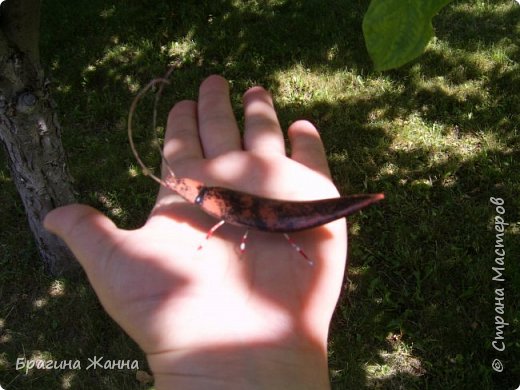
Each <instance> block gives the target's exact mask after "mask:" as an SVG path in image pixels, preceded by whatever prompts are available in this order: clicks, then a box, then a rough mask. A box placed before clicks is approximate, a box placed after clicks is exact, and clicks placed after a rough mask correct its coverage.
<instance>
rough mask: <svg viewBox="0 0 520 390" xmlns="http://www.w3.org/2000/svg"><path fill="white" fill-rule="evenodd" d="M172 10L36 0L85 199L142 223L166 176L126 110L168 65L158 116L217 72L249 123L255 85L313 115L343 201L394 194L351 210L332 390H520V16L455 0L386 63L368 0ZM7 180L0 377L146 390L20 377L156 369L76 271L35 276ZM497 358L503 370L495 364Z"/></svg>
mask: <svg viewBox="0 0 520 390" xmlns="http://www.w3.org/2000/svg"><path fill="white" fill-rule="evenodd" d="M170 3H171V2H166V1H163V2H152V1H125V2H122V1H121V2H106V1H101V0H94V1H89V2H87V1H81V0H78V1H75V2H63V1H56V0H48V1H45V3H44V5H43V31H42V47H41V50H42V58H43V61H44V65H45V67H46V68H47V69H48V73H49V74H50V75H51V76H52V80H53V82H54V98H55V100H56V101H57V103H58V107H59V117H60V120H61V124H62V126H63V142H64V144H65V148H66V151H67V155H68V161H69V164H70V170H71V172H72V174H73V176H74V177H75V179H76V183H75V186H76V189H77V190H78V194H79V199H80V200H81V201H82V202H85V203H89V204H91V205H93V206H95V207H97V208H100V209H101V210H103V211H104V212H106V213H107V214H108V215H110V216H111V217H112V218H113V219H114V220H115V221H116V223H118V224H119V225H120V226H122V227H126V228H132V227H136V226H139V225H140V224H142V223H143V221H144V220H145V219H146V215H147V213H148V211H149V210H150V207H151V205H152V202H153V198H154V196H155V192H156V186H155V184H154V183H153V182H151V181H149V180H147V179H146V178H143V177H142V176H138V175H137V176H136V174H135V162H134V161H133V158H132V155H131V153H130V150H129V147H128V143H127V140H126V132H125V121H126V115H127V111H128V107H129V104H130V101H131V99H132V97H133V96H134V94H135V92H136V90H137V89H138V88H139V87H140V86H142V85H144V84H145V83H146V82H147V81H148V80H150V79H151V78H153V77H155V76H157V75H161V74H162V73H163V72H164V71H165V69H166V68H167V66H168V64H176V65H177V66H178V70H177V71H176V72H175V73H174V75H173V86H174V87H173V88H171V89H170V90H168V91H167V93H166V94H165V96H164V98H163V100H162V104H161V106H162V107H161V112H162V114H161V115H163V117H164V115H165V112H166V111H165V110H166V109H167V108H168V106H169V105H170V104H171V103H172V102H174V101H176V100H178V99H183V98H194V97H195V96H196V91H197V87H198V85H199V83H200V82H201V81H202V79H203V78H204V77H205V76H207V75H209V74H210V73H220V74H223V75H224V76H226V77H227V78H228V79H230V80H231V84H232V88H233V92H232V93H233V99H234V102H235V104H236V109H237V115H238V116H239V117H240V109H241V108H240V96H241V93H242V92H243V91H244V90H245V89H246V88H247V87H249V86H251V85H254V84H257V83H260V84H263V85H264V86H266V87H267V88H269V89H270V90H271V91H272V93H273V95H274V97H275V100H276V105H277V108H278V110H279V115H280V118H281V121H282V123H283V125H284V126H287V125H288V124H289V123H290V122H292V121H294V120H296V119H299V118H306V119H310V120H311V121H313V122H314V123H316V124H317V125H318V127H319V128H320V130H321V134H322V137H323V139H324V142H325V145H326V148H327V151H328V156H329V161H330V164H331V169H332V172H333V175H334V179H335V182H336V183H337V185H338V187H339V189H340V190H341V191H342V192H343V193H349V192H373V191H384V192H385V193H386V197H387V198H386V201H385V203H384V204H383V205H382V206H381V207H377V208H373V209H371V210H368V211H366V212H364V213H362V214H359V215H356V216H355V217H352V218H351V219H350V220H349V221H350V253H349V266H350V268H349V283H346V284H345V288H344V291H343V292H342V294H341V298H340V302H339V305H338V308H337V310H336V313H335V316H334V319H333V323H332V330H331V337H330V370H331V378H332V384H333V388H334V389H362V388H384V389H401V388H405V389H470V388H479V389H494V388H496V389H512V388H516V386H518V384H519V383H520V382H519V380H520V364H519V361H520V359H519V358H520V342H519V341H518V327H519V304H518V297H519V295H520V289H519V287H518V286H520V268H518V266H517V260H518V254H519V253H520V239H519V235H520V216H519V210H520V207H519V206H520V202H519V200H518V193H519V192H520V158H519V157H520V137H519V134H518V132H519V127H518V126H519V125H518V124H519V123H520V97H519V96H520V94H519V93H518V91H520V65H519V61H520V48H519V45H520V40H519V37H520V24H519V20H520V7H518V5H517V4H516V3H515V2H514V1H511V0H502V1H471V2H469V1H467V2H463V1H461V2H455V3H453V4H452V5H451V6H448V7H447V8H446V9H445V10H443V11H442V12H441V14H440V15H439V16H438V17H436V18H435V25H436V33H437V37H436V39H435V40H434V41H433V42H431V44H430V45H429V47H428V50H427V52H426V53H425V54H424V55H423V56H422V57H421V58H419V59H418V60H417V61H415V62H414V63H412V64H410V65H407V66H405V67H403V68H401V69H399V70H395V71H391V72H386V73H383V74H380V73H377V72H374V71H373V70H372V67H371V64H370V62H369V58H368V56H367V53H366V51H365V48H364V44H363V39H362V35H361V20H362V16H363V13H364V11H365V10H366V8H367V6H368V2H345V1H329V2H324V1H317V0H307V1H305V2H303V1H302V2H290V1H284V0H277V1H274V0H271V1H264V2H257V1H238V0H233V1H231V0H227V1H220V2H210V1H200V2H180V3H182V4H177V5H176V6H173V5H171V4H170ZM140 141H141V142H142V143H143V145H144V143H145V142H146V140H145V139H142V140H140ZM148 154H149V155H150V156H152V154H153V150H152V149H150V151H149V153H148ZM1 160H2V161H3V160H4V159H3V158H2V159H1ZM2 164H3V163H2ZM0 186H1V191H0V215H1V216H2V217H1V218H0V268H1V270H2V271H1V273H0V302H1V305H0V385H2V386H3V387H4V388H6V389H9V390H12V389H51V388H52V389H68V388H70V389H98V388H99V389H101V388H102V389H123V388H124V389H148V388H150V386H151V385H149V384H140V383H139V382H138V381H137V380H136V372H135V370H121V371H117V370H116V371H112V370H95V371H86V370H48V371H47V370H31V371H29V373H28V374H25V373H24V372H23V371H16V370H15V369H14V368H15V364H16V359H17V358H20V357H28V358H30V357H35V356H46V357H48V358H50V357H52V358H53V359H54V360H68V359H80V360H82V363H83V364H86V363H87V359H88V358H93V357H94V356H104V357H105V358H106V359H116V360H117V359H130V360H133V359H137V360H138V361H139V366H140V369H142V370H147V367H146V363H145V359H144V356H143V354H142V353H141V352H140V351H139V349H138V347H137V346H136V345H135V344H134V343H133V342H132V341H131V340H130V339H129V338H128V337H127V336H126V335H124V333H122V331H121V330H120V329H119V328H118V327H117V325H115V324H114V323H113V322H112V321H111V320H110V319H109V318H108V316H107V315H106V314H105V313H104V311H103V310H102V308H101V306H100V305H99V303H98V302H97V299H96V297H95V296H94V294H93V293H92V291H91V289H90V287H89V285H88V283H87V282H86V281H85V280H84V279H83V278H80V279H79V280H69V279H66V278H62V279H56V278H52V277H49V276H45V275H44V274H43V273H42V267H41V265H40V262H39V260H38V257H37V254H36V252H35V249H34V245H33V244H32V240H31V235H30V233H29V232H28V227H27V224H26V221H25V216H24V211H23V207H22V205H21V203H20V201H19V200H18V198H17V195H16V191H15V189H14V185H13V183H12V182H11V180H10V179H9V174H8V170H7V167H6V166H5V165H0ZM492 196H494V197H502V198H503V199H504V200H505V209H506V219H507V221H508V222H509V223H510V225H509V227H508V229H507V235H506V239H505V245H506V250H507V257H506V271H505V275H506V282H504V283H497V282H493V281H492V276H493V273H492V271H491V267H492V266H493V265H494V262H493V260H494V257H495V256H494V243H495V234H494V233H495V232H494V230H493V218H494V216H495V210H494V207H492V205H491V204H490V202H489V198H490V197H492ZM498 287H503V288H504V290H505V294H506V300H505V303H506V312H505V316H504V317H505V319H506V321H508V322H509V323H510V324H511V325H510V326H509V327H508V328H507V329H506V333H505V337H506V345H507V348H506V351H505V352H501V353H500V352H496V351H494V350H493V348H492V346H491V342H492V340H493V335H494V333H495V328H494V320H493V318H494V316H495V312H494V299H495V294H494V289H495V288H498ZM494 358H500V359H501V360H502V361H503V362H504V364H505V370H504V372H502V373H500V374H497V373H493V371H492V370H491V362H492V361H493V359H494Z"/></svg>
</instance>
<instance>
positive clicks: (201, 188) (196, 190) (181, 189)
mask: <svg viewBox="0 0 520 390" xmlns="http://www.w3.org/2000/svg"><path fill="white" fill-rule="evenodd" d="M168 74H169V73H168ZM168 74H167V75H166V76H165V78H162V79H155V80H152V81H151V82H150V83H149V84H148V85H147V86H146V87H145V88H143V90H142V91H141V92H140V93H139V94H138V95H137V96H136V97H135V99H134V101H133V102H132V106H131V108H130V113H129V116H128V138H129V142H130V146H131V148H132V151H133V153H134V156H135V158H136V160H137V162H138V163H139V165H141V167H142V169H143V173H144V174H145V175H148V176H150V177H151V178H152V179H154V180H155V181H157V182H158V183H159V184H161V185H163V186H164V187H166V188H169V189H170V190H172V191H174V192H176V193H177V194H179V195H180V196H181V197H182V198H183V199H185V200H186V201H187V202H189V203H192V204H195V205H197V206H199V207H200V209H201V210H202V211H204V212H205V213H206V214H208V215H211V216H212V217H215V218H216V219H217V220H218V223H217V224H215V225H214V226H213V227H212V228H211V229H210V230H209V232H208V233H207V235H206V239H209V238H210V237H211V235H212V234H213V233H214V232H215V231H216V230H217V229H218V228H219V227H221V226H222V225H223V224H224V223H229V224H231V225H235V226H239V227H243V228H245V229H246V232H245V234H244V235H243V237H242V241H241V243H240V250H241V252H244V250H245V242H246V238H247V236H248V233H249V229H253V230H260V231H264V232H273V233H283V235H284V237H285V238H286V239H287V241H288V242H289V243H290V244H291V246H292V247H293V248H294V249H295V250H296V251H298V252H299V253H300V254H301V255H302V256H303V257H304V258H305V259H306V260H307V261H308V262H309V264H311V265H312V264H313V262H312V261H311V260H310V259H309V258H308V257H307V255H306V254H305V253H304V252H303V250H302V249H301V248H300V246H298V245H297V244H296V243H295V242H294V241H293V240H292V239H291V237H290V236H289V234H288V233H292V232H297V231H301V230H306V229H311V228H314V227H317V226H321V225H324V224H326V223H329V222H332V221H334V220H336V219H340V218H344V217H347V216H349V215H351V214H354V213H355V212H357V211H359V210H361V209H363V208H365V207H367V206H370V205H372V204H374V203H376V202H379V201H380V200H382V199H384V194H381V193H378V194H360V195H349V196H343V197H337V198H329V199H319V200H311V201H292V200H281V199H270V198H265V197H260V196H256V195H252V194H249V193H246V192H241V191H235V190H231V189H229V188H224V187H209V186H206V185H204V183H201V182H199V181H196V180H193V179H189V178H177V177H175V174H174V173H173V170H172V169H171V168H170V166H169V165H168V162H167V161H166V159H165V158H164V156H163V154H162V151H161V150H160V148H159V152H160V154H161V156H162V158H163V161H164V162H165V165H166V168H167V169H168V171H169V174H170V175H169V176H168V178H167V179H166V180H163V179H161V178H159V177H157V176H155V175H154V174H153V173H151V172H150V169H148V167H147V166H146V165H145V164H144V162H143V161H142V160H141V158H140V156H139V154H138V153H137V150H136V148H135V145H134V142H133V137H132V116H133V113H134V111H135V108H136V106H137V103H138V101H139V100H140V99H141V97H142V96H143V95H144V94H145V93H146V92H147V91H148V90H149V89H150V88H151V87H152V86H153V85H155V84H157V83H161V84H166V83H168V80H167V76H168ZM161 91H162V85H161V88H159V91H158V92H157V95H156V103H157V101H158V97H159V95H160V93H161ZM156 116H157V115H156V109H155V108H154V116H153V117H154V128H155V121H156ZM154 134H155V133H154ZM201 248H202V245H200V246H199V248H198V249H201Z"/></svg>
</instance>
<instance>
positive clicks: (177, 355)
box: [147, 344, 330, 390]
mask: <svg viewBox="0 0 520 390" xmlns="http://www.w3.org/2000/svg"><path fill="white" fill-rule="evenodd" d="M147 357H148V363H149V365H150V368H151V369H152V371H153V373H154V377H155V386H156V388H157V389H158V390H161V389H173V388H179V389H186V390H191V389H221V388H222V389H226V390H227V389H230V390H233V389H329V388H330V385H329V378H328V366H327V351H326V347H321V346H314V345H313V346H308V347H303V348H298V349H291V348H280V347H274V346H269V345H267V346H266V345H253V344H249V345H245V346H240V347H237V346H233V347H228V346H221V347H215V348H207V349H201V350H199V351H168V352H162V353H157V354H150V355H148V356H147Z"/></svg>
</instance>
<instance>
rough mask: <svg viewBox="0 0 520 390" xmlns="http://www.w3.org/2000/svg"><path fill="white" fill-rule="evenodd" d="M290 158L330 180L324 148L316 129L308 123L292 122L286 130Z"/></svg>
mask: <svg viewBox="0 0 520 390" xmlns="http://www.w3.org/2000/svg"><path fill="white" fill-rule="evenodd" d="M288 135H289V141H290V142H291V158H292V159H293V160H295V161H297V162H299V163H300V164H303V165H305V166H306V167H308V168H310V169H312V170H313V171H316V172H318V173H321V174H322V175H324V176H326V177H328V178H330V170H329V165H328V163H327V156H326V155H325V148H324V147H323V143H322V142H321V138H320V135H319V133H318V130H316V127H314V125H313V124H312V123H310V122H308V121H304V120H301V121H297V122H294V123H293V124H292V125H291V126H290V127H289V130H288Z"/></svg>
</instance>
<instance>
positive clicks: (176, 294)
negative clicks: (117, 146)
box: [46, 76, 346, 377]
mask: <svg viewBox="0 0 520 390" xmlns="http://www.w3.org/2000/svg"><path fill="white" fill-rule="evenodd" d="M244 110H245V131H244V135H243V139H242V138H241V136H240V132H239V130H238V126H237V123H236V120H235V118H234V116H233V113H232V109H231V105H230V101H229V92H228V86H227V82H226V81H225V80H224V79H222V78H220V77H218V76H211V77H209V78H208V79H206V80H205V81H204V82H203V83H202V85H201V87H200V95H199V99H198V102H193V101H183V102H180V103H178V104H176V105H175V107H174V108H173V109H172V111H171V112H170V116H169V118H168V126H167V134H166V140H165V148H164V154H165V156H166V159H167V160H168V162H169V165H170V166H172V167H173V169H174V170H175V174H176V175H177V176H178V177H189V178H191V179H196V180H199V181H201V182H203V183H205V184H206V185H219V186H223V187H227V188H231V189H235V190H240V191H245V192H249V193H252V194H255V195H260V196H265V197H270V198H278V199H291V200H311V199H322V198H329V197H334V196H337V195H338V193H337V190H336V188H335V187H334V185H333V184H332V182H331V180H330V175H329V171H328V166H327V162H326V159H325V153H324V150H323V146H322V144H321V141H320V138H319V135H318V133H317V131H316V129H315V128H314V127H313V126H312V125H311V124H310V123H308V122H305V121H299V122H296V123H294V124H293V125H292V126H291V127H290V128H289V132H288V133H289V139H290V147H291V153H290V157H287V156H286V151H285V144H284V138H283V134H282V131H281V128H280V125H279V123H278V120H277V118H276V113H275V111H274V108H273V104H272V101H271V98H270V96H269V94H268V93H267V92H266V91H265V90H264V89H262V88H258V87H255V88H252V89H250V90H249V91H247V92H246V94H245V95H244ZM166 174H167V170H166V169H163V175H166ZM216 222H218V221H216V220H215V219H213V218H212V217H209V216H208V215H206V214H204V213H203V212H202V211H201V210H200V209H198V207H197V206H195V205H191V204H188V203H186V202H185V201H183V200H182V199H180V198H179V197H178V196H177V195H176V194H174V193H173V192H172V191H170V190H169V189H167V188H161V189H160V191H159V195H158V197H157V202H156V205H155V207H154V209H153V210H152V212H151V214H150V217H149V219H148V221H147V222H146V224H145V225H144V226H143V227H142V228H140V229H137V230H132V231H127V230H121V229H118V228H117V227H115V226H114V224H113V223H112V222H111V221H110V220H109V219H108V218H106V217H105V216H103V215H102V214H100V213H99V212H98V211H96V210H94V209H92V208H90V207H87V206H82V205H71V206H66V207H63V208H60V209H57V210H54V211H53V212H51V213H50V214H49V215H48V217H47V219H46V226H47V227H48V228H49V229H50V230H52V231H54V232H55V233H56V234H58V235H60V236H61V237H62V238H63V239H64V240H65V241H66V243H67V244H68V245H69V247H70V248H71V249H72V251H73V252H74V254H75V255H76V257H77V258H78V260H79V261H80V263H81V264H82V266H83V267H84V269H85V271H86V273H87V275H88V277H89V280H90V282H91V284H92V286H93V288H94V290H95V291H96V293H97V295H98V297H99V299H100V301H101V303H102V304H103V306H104V307H105V309H106V310H107V312H108V313H109V314H110V315H111V316H112V317H113V318H114V319H115V320H116V321H117V322H118V323H119V324H120V325H121V326H122V327H123V329H125V331H126V332H127V333H128V334H129V335H130V336H131V337H132V338H133V339H134V340H136V342H137V343H138V344H139V345H140V346H141V348H143V350H144V351H145V352H146V353H147V355H148V359H149V363H150V366H151V367H152V369H153V370H154V373H155V374H156V377H157V376H158V375H161V374H167V373H169V372H170V371H169V370H175V371H176V372H182V371H183V368H182V367H187V366H188V363H186V362H188V361H190V359H189V358H188V356H191V357H193V356H197V358H196V359H194V360H196V361H197V362H200V361H201V359H202V357H203V356H208V354H211V353H215V354H218V353H219V352H218V351H219V350H220V351H228V355H230V354H231V351H246V350H248V349H251V348H255V347H257V348H259V350H262V351H265V352H268V354H269V355H270V356H271V355H272V356H273V358H275V359H278V358H279V356H278V355H279V354H281V351H283V354H284V356H291V354H295V355H305V354H306V353H307V352H305V351H320V352H319V353H321V354H322V355H324V356H325V358H324V359H325V365H326V340H327V331H328V325H329V321H330V317H331V315H332V311H333V309H334V306H335V304H336V300H337V297H338V294H339V289H340V286H341V281H342V278H343V270H344V264H345V259H346V225H345V222H344V220H340V221H336V222H333V223H330V224H328V225H325V226H322V227H319V228H316V229H312V230H308V231H304V232H300V233H297V234H294V235H293V236H292V239H293V240H294V241H295V242H297V243H298V244H299V245H300V246H301V247H302V249H303V250H304V251H305V253H306V254H307V255H308V256H309V258H311V259H312V260H313V262H314V265H313V266H310V265H309V264H308V263H307V262H306V261H305V259H304V258H303V257H302V256H301V255H300V254H299V253H298V252H297V251H295V250H294V249H293V248H292V247H291V246H290V245H289V244H288V243H287V241H286V240H285V239H284V237H283V235H281V234H273V233H262V232H257V231H252V232H250V234H249V236H248V239H247V246H246V250H245V252H244V254H241V252H240V250H239V243H240V240H241V238H242V236H243V234H244V231H245V230H244V229H241V228H238V227H236V226H230V225H224V226H223V227H221V228H220V229H219V230H218V231H217V232H216V233H215V234H214V235H213V236H212V237H211V238H210V239H209V240H205V234H206V232H207V231H208V230H209V229H210V228H211V227H212V226H213V225H214V224H215V223H216ZM200 244H202V245H203V247H202V249H200V250H198V249H197V248H198V247H199V245H200ZM273 354H274V355H273ZM282 360H283V359H282ZM318 360H319V359H318ZM170 363H171V364H178V365H180V366H181V368H180V369H179V368H178V367H177V368H175V367H170ZM322 363H323V362H322ZM201 366H203V365H199V366H198V368H193V365H190V369H189V370H188V371H190V370H191V371H190V373H193V372H195V374H197V373H198V372H199V371H197V370H200V373H203V372H204V371H203V368H200V367H201ZM193 370H195V371H193ZM195 374H194V375H195Z"/></svg>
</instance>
